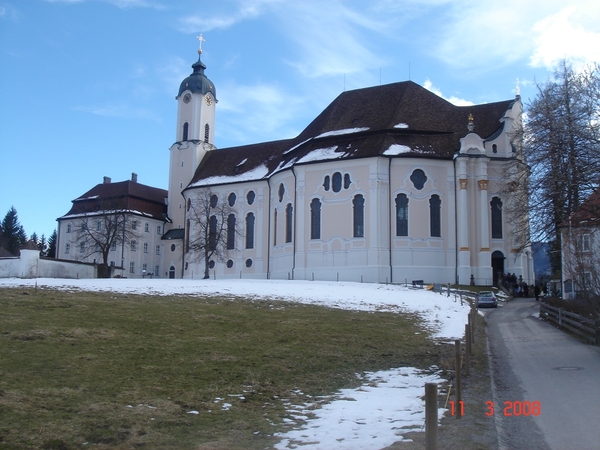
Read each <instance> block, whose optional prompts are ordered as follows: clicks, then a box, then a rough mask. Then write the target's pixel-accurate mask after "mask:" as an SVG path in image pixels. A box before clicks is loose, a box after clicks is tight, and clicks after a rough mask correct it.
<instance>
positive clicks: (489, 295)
mask: <svg viewBox="0 0 600 450" xmlns="http://www.w3.org/2000/svg"><path fill="white" fill-rule="evenodd" d="M477 307H478V308H497V307H498V299H497V298H496V295H495V294H494V293H493V292H492V291H481V292H480V293H479V294H477Z"/></svg>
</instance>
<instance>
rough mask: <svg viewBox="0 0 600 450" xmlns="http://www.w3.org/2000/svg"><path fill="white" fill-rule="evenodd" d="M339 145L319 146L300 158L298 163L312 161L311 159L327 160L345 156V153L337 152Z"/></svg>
mask: <svg viewBox="0 0 600 450" xmlns="http://www.w3.org/2000/svg"><path fill="white" fill-rule="evenodd" d="M336 149H337V146H334V147H328V148H318V149H316V150H313V151H311V152H310V153H308V154H306V155H304V156H303V157H302V158H300V159H299V160H298V161H297V163H303V162H310V161H325V160H330V159H339V158H341V157H342V156H344V153H339V152H336V151H335V150H336Z"/></svg>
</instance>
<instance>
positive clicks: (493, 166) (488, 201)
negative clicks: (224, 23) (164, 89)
mask: <svg viewBox="0 0 600 450" xmlns="http://www.w3.org/2000/svg"><path fill="white" fill-rule="evenodd" d="M198 54H199V57H198V61H197V62H196V63H194V64H193V65H192V69H193V72H192V73H191V75H190V76H188V77H187V78H186V79H184V80H183V82H182V83H181V85H180V88H179V91H178V93H177V97H176V100H177V126H176V137H175V143H174V144H173V145H172V146H171V148H170V168H169V186H168V192H167V194H166V195H167V197H168V201H167V214H166V215H165V218H164V220H163V222H162V224H163V231H164V234H163V235H162V237H161V241H162V243H163V244H164V245H163V246H161V249H163V247H164V251H162V254H161V255H160V256H161V262H160V263H156V264H155V265H158V266H160V268H161V269H160V270H159V271H158V272H157V273H158V274H159V275H160V276H165V275H166V274H168V276H171V277H175V278H202V277H204V276H205V274H207V273H208V275H209V276H210V277H211V278H212V277H217V278H240V277H241V278H271V279H302V280H332V281H336V280H339V281H359V282H360V281H362V282H377V283H386V282H389V283H404V282H407V281H408V282H409V283H410V282H411V281H412V280H424V281H425V282H426V283H460V284H469V283H472V282H473V283H475V284H477V285H491V284H493V283H494V282H495V280H496V279H497V277H498V274H501V273H503V272H511V273H515V274H516V275H517V276H519V275H521V276H522V277H523V279H524V280H525V281H527V282H528V283H533V280H534V273H533V259H532V255H531V251H530V249H529V247H528V246H527V245H524V244H523V242H520V241H521V240H522V238H521V237H520V236H522V233H520V231H522V230H520V228H525V227H526V228H528V226H529V223H528V218H527V211H521V212H520V214H519V217H513V216H511V214H514V211H515V209H516V208H514V207H509V206H511V201H512V200H511V198H510V196H508V195H507V194H506V186H507V183H510V182H517V181H516V180H517V178H516V177H514V179H513V176H514V173H515V167H517V168H518V167H524V162H523V160H522V153H521V150H520V143H519V140H518V132H519V130H520V128H521V123H520V121H521V113H522V104H521V100H520V97H519V95H517V97H516V98H513V99H509V100H506V101H502V102H496V103H488V104H481V105H474V106H455V105H453V104H451V103H449V102H448V101H446V100H444V99H443V98H440V97H438V96H437V95H435V94H433V93H432V92H430V91H428V90H427V89H425V88H423V87H421V86H419V85H417V84H416V83H413V82H412V81H405V82H399V83H392V84H387V85H381V86H375V87H369V88H364V89H357V90H352V91H346V92H343V93H342V94H340V95H339V96H338V97H337V98H336V99H335V100H334V101H333V102H332V103H331V104H330V105H329V106H327V108H325V110H324V111H323V112H321V114H319V115H318V116H317V117H316V118H315V119H314V120H313V121H312V122H311V123H310V124H308V126H307V127H306V128H305V129H304V130H303V131H302V132H301V133H300V134H299V135H298V136H296V137H294V138H290V139H283V140H278V141H272V142H262V143H256V144H249V145H243V146H238V147H230V148H221V149H217V148H216V147H215V145H214V135H215V127H216V126H218V124H216V123H215V117H216V114H215V111H216V108H217V105H218V102H217V92H216V88H215V85H214V84H213V83H212V81H211V80H209V79H208V77H207V76H206V74H205V70H206V66H205V65H204V64H203V62H202V61H201V54H202V50H198ZM207 199H208V200H207ZM207 201H208V202H209V203H210V206H209V207H208V209H207V210H206V211H205V212H204V213H203V214H204V216H203V214H199V213H198V212H199V210H200V209H201V208H202V207H203V205H204V206H206V202H207ZM211 208H212V209H211ZM211 211H214V214H213V213H212V212H211ZM511 211H513V213H511ZM202 217H205V219H204V220H203V219H202ZM155 227H156V226H155ZM126 264H127V261H124V267H126ZM207 267H208V272H207V271H206V268H207Z"/></svg>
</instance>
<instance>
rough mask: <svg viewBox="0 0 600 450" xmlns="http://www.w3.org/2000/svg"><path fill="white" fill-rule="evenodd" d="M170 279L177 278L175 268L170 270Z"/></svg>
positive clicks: (172, 267)
mask: <svg viewBox="0 0 600 450" xmlns="http://www.w3.org/2000/svg"><path fill="white" fill-rule="evenodd" d="M169 278H175V266H171V267H170V268H169Z"/></svg>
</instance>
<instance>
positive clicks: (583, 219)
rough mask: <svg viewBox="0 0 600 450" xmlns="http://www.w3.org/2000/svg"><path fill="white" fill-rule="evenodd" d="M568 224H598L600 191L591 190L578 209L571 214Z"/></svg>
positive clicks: (599, 218)
mask: <svg viewBox="0 0 600 450" xmlns="http://www.w3.org/2000/svg"><path fill="white" fill-rule="evenodd" d="M570 225H571V226H573V227H577V226H584V227H585V226H600V191H597V190H596V191H594V192H592V193H591V194H590V196H589V197H588V198H587V199H586V200H585V201H584V202H583V203H582V204H581V206H580V207H579V209H578V210H577V211H576V212H574V213H573V214H572V215H571V220H570ZM567 226H568V224H567Z"/></svg>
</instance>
